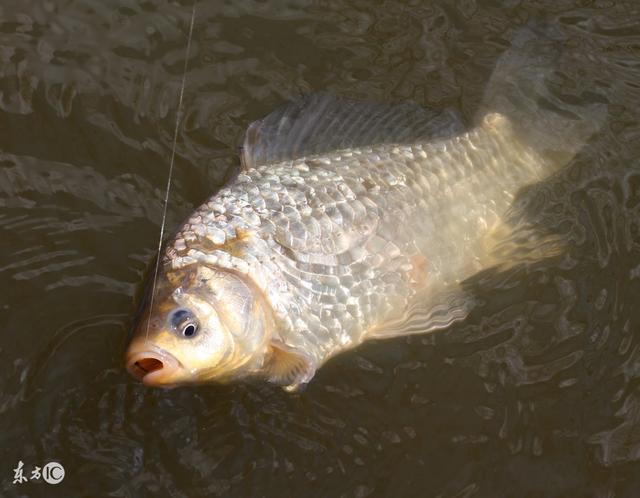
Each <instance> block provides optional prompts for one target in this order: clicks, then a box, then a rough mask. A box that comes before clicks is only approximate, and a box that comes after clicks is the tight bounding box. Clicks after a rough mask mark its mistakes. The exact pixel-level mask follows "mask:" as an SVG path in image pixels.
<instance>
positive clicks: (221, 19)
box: [0, 0, 640, 497]
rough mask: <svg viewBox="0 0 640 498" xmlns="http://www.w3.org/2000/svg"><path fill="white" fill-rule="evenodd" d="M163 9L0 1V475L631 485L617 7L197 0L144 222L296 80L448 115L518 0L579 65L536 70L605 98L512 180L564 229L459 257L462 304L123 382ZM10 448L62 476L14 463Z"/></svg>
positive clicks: (252, 483)
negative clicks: (552, 28) (473, 299)
mask: <svg viewBox="0 0 640 498" xmlns="http://www.w3.org/2000/svg"><path fill="white" fill-rule="evenodd" d="M190 14H191V3H190V2H186V1H185V2H182V3H173V2H164V1H160V0H149V1H140V0H118V1H116V0H109V1H101V0H68V1H54V0H37V1H36V0H33V1H32V0H14V1H12V0H2V1H1V2H0V247H1V248H2V250H1V253H0V365H1V367H0V476H1V479H0V495H2V496H18V495H21V496H65V497H80V496H83V497H84V496H87V497H88V496H91V497H96V496H114V497H116V496H117V497H139V496H172V497H194V496H221V497H236V496H251V497H262V496H264V497H286V496H292V497H340V496H345V497H364V496H387V497H408V496H429V497H436V496H437V497H504V496H513V497H560V496H562V497H587V496H589V497H591V496H593V497H596V496H597V497H614V496H615V497H637V496H640V164H639V161H638V157H639V156H638V153H639V152H640V142H639V140H640V123H639V121H638V108H639V102H640V101H639V99H640V57H639V56H640V4H639V3H638V2H636V1H632V0H628V1H615V0H571V1H570V0H559V1H557V0H556V1H552V0H547V1H519V0H494V1H475V0H459V1H446V2H445V1H433V2H431V1H414V2H396V1H386V2H382V1H373V2H369V1H362V0H361V1H358V0H340V1H337V0H336V1H322V2H313V3H311V2H302V1H298V2H296V1H289V2H286V1H273V2H256V1H249V0H245V1H200V2H198V5H197V15H196V24H195V29H194V39H193V45H192V51H191V58H190V60H189V71H188V73H187V80H186V89H185V95H184V110H185V119H184V121H183V123H182V126H181V127H180V130H179V136H178V144H177V158H176V166H175V176H174V183H173V190H172V193H171V197H170V203H169V210H168V211H169V213H168V225H167V226H168V229H169V230H171V229H173V228H175V227H176V225H177V224H178V223H179V222H180V221H181V220H182V219H183V217H185V216H186V215H187V214H188V213H189V212H190V210H191V209H192V208H193V207H194V206H196V205H197V204H199V203H200V202H201V201H203V200H204V199H205V198H206V197H207V196H208V195H209V194H211V193H212V192H213V191H214V190H215V188H216V187H217V186H219V185H220V184H221V183H222V182H223V181H224V180H225V178H228V177H229V176H231V175H233V173H234V171H235V169H236V168H237V166H238V159H237V151H236V147H237V145H238V143H239V140H240V138H241V137H242V134H243V131H244V129H245V128H246V126H247V125H248V124H249V123H250V122H251V121H253V120H254V119H256V118H259V117H261V116H262V115H264V114H265V113H267V112H268V111H269V110H271V109H273V108H274V107H276V106H277V105H278V104H280V103H281V102H282V101H284V100H286V99H289V98H292V97H295V96H297V95H300V94H301V93H304V92H308V91H312V90H329V91H332V92H334V93H338V94H343V95H344V94H347V95H351V96H354V97H362V98H375V99H379V100H386V101H393V100H402V99H412V100H415V101H417V102H419V103H420V104H423V105H425V106H433V107H437V108H442V107H454V108H456V109H458V110H460V111H461V112H462V114H463V115H464V116H465V117H466V118H467V119H469V120H470V119H471V118H472V117H473V115H474V112H475V109H476V108H477V106H478V104H479V101H480V97H481V94H482V91H483V89H484V85H485V83H486V81H487V79H488V77H489V75H490V73H491V68H492V67H493V65H494V63H495V61H496V59H497V58H498V57H499V55H500V54H501V53H502V52H504V50H506V49H507V48H508V46H509V43H510V40H511V39H512V37H513V34H514V33H515V32H516V31H517V29H518V27H519V26H521V25H523V24H525V23H526V22H527V20H528V19H529V18H531V17H537V16H540V15H543V16H544V17H546V18H548V19H550V20H551V21H552V22H554V23H556V24H558V25H560V26H562V29H563V30H564V31H565V33H566V36H567V46H569V47H573V48H576V47H578V48H581V49H583V50H584V52H585V53H586V54H588V66H589V67H591V68H593V67H596V68H597V71H595V72H594V71H588V70H586V69H585V67H586V66H585V67H581V66H579V65H578V66H575V67H572V66H563V67H561V68H559V69H558V71H557V72H556V74H555V75H554V81H555V83H556V84H557V87H558V88H560V89H561V91H562V92H563V93H564V94H565V95H566V96H567V98H569V99H570V98H571V96H572V95H575V96H582V98H583V99H584V98H585V95H586V96H587V97H588V96H589V95H590V94H591V93H593V95H594V97H593V98H594V100H599V101H601V102H604V103H606V104H607V106H608V111H609V115H608V118H607V122H606V123H605V125H604V127H603V129H602V130H601V132H600V133H599V134H598V135H597V136H596V137H594V138H593V140H592V141H591V142H590V144H589V146H588V147H586V148H585V149H583V150H582V152H581V153H580V154H579V155H578V156H577V157H576V158H575V159H574V160H573V161H572V163H571V164H570V165H569V166H568V167H567V168H566V169H565V170H564V171H563V172H562V173H561V174H559V175H557V176H555V177H553V178H552V179H550V180H549V181H547V182H545V184H544V185H541V186H538V187H536V188H534V189H532V190H531V192H530V193H529V194H528V195H530V199H531V201H530V204H529V205H530V206H531V209H530V212H531V214H532V215H533V214H534V213H535V215H536V216H537V217H538V220H539V221H540V222H541V223H544V224H545V226H547V227H552V228H553V230H554V231H556V232H561V233H562V234H564V235H565V236H566V237H567V239H568V240H569V244H568V247H567V250H566V251H565V254H563V255H562V256H561V257H556V258H551V259H547V260H544V261H542V262H540V263H536V264H531V265H528V266H526V267H518V268H516V269H512V270H509V271H507V272H504V273H501V274H497V273H495V272H488V273H487V274H486V275H482V276H479V277H477V278H476V279H475V280H474V281H473V282H472V283H471V284H472V285H473V286H474V287H475V289H476V291H477V292H478V293H479V294H480V295H481V296H482V298H483V303H484V305H483V306H481V307H480V308H478V309H476V310H475V311H474V312H473V313H472V315H471V316H470V317H469V318H468V319H467V320H465V321H464V322H460V323H458V324H456V325H454V326H453V327H451V328H450V329H448V330H446V331H443V332H439V333H437V334H432V335H428V336H415V337H411V338H400V339H397V340H393V341H389V342H384V343H375V344H368V345H365V346H364V347H361V348H359V349H358V350H356V351H354V352H351V353H348V354H345V355H343V356H340V357H338V358H336V359H335V360H332V361H331V362H330V363H329V364H327V365H326V366H324V367H323V368H322V369H321V370H320V371H319V373H318V374H317V376H316V378H315V379H314V380H313V382H312V384H311V385H310V386H309V388H308V389H307V390H306V392H304V393H303V394H302V395H300V396H296V395H289V394H286V393H284V392H283V391H281V390H280V389H279V388H277V387H273V386H269V385H262V384H244V385H236V386H227V387H219V386H210V387H198V388H182V389H176V390H172V391H159V390H149V389H146V388H144V387H142V386H141V385H139V384H137V383H136V382H134V381H133V379H131V378H129V376H128V375H127V374H126V372H125V371H124V368H123V366H122V352H123V348H124V346H125V343H126V339H127V332H128V328H129V326H130V323H131V321H130V317H131V314H132V311H133V309H134V308H133V301H134V295H135V294H136V292H137V290H138V289H139V287H140V283H141V280H142V277H143V274H144V272H145V268H146V266H147V264H148V262H149V261H150V259H151V258H152V257H153V252H154V250H155V247H156V244H157V237H158V233H159V228H160V219H161V213H162V200H163V195H164V186H165V181H166V175H167V171H168V164H169V157H170V153H171V142H172V137H173V126H174V123H175V117H176V108H177V102H178V95H179V88H180V81H181V77H182V69H183V64H184V58H185V55H184V54H185V45H186V41H187V38H186V35H187V33H188V28H189V18H190ZM585 61H587V59H585ZM585 92H591V93H585ZM19 460H22V461H24V464H25V471H26V472H27V474H28V473H30V471H31V469H32V468H33V466H34V465H39V466H42V465H43V464H44V463H46V462H48V461H50V460H56V461H59V462H61V463H62V464H63V465H64V466H65V468H66V472H67V476H66V478H65V480H64V481H63V482H62V483H61V484H58V485H57V486H52V485H49V484H46V483H43V482H39V483H38V482H29V483H26V484H23V485H21V486H18V485H14V484H12V478H13V472H12V469H13V468H14V467H15V466H16V465H17V463H18V461H19Z"/></svg>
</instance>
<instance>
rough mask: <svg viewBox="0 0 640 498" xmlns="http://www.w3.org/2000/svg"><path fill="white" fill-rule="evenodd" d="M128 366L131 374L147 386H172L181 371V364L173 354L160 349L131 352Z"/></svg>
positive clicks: (127, 362)
mask: <svg viewBox="0 0 640 498" xmlns="http://www.w3.org/2000/svg"><path fill="white" fill-rule="evenodd" d="M126 365H127V370H128V371H129V373H130V374H131V375H133V376H134V377H135V378H136V379H138V380H140V381H142V382H143V383H144V384H145V385H147V386H163V385H167V384H172V383H173V382H174V379H175V377H176V374H177V373H178V372H179V371H180V370H181V368H180V362H179V361H178V360H177V359H176V358H175V357H174V356H173V355H172V354H170V353H168V352H166V351H163V350H160V349H158V348H148V349H143V350H140V351H130V352H129V353H128V354H127V358H126Z"/></svg>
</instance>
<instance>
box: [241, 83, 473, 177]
mask: <svg viewBox="0 0 640 498" xmlns="http://www.w3.org/2000/svg"><path fill="white" fill-rule="evenodd" d="M462 130H463V126H462V121H461V119H460V118H459V117H458V116H457V114H456V113H455V112H454V111H453V110H449V109H446V110H443V111H432V110H427V109H424V108H422V107H420V106H419V105H417V104H415V103H413V102H402V103H399V104H391V103H379V102H367V101H358V100H353V99H349V98H344V97H335V96H332V95H329V94H325V93H314V94H310V95H307V96H306V97H303V98H301V99H299V100H297V101H294V102H289V103H287V104H284V105H283V106H281V107H279V108H278V109H276V110H275V111H273V112H272V113H270V114H268V115H267V116H266V117H264V118H263V119H260V120H258V121H254V122H253V123H251V125H249V128H248V129H247V132H246V134H245V138H244V144H243V146H242V164H243V167H244V168H245V169H249V168H255V167H257V166H260V165H263V164H270V163H275V162H279V161H286V160H292V159H297V158H299V157H303V156H309V155H314V154H322V153H326V152H331V151H334V150H340V149H346V148H355V147H363V146H367V145H377V144H381V143H398V144H402V143H405V144H406V143H416V142H419V141H423V140H434V139H438V138H448V137H450V136H452V135H456V134H459V133H460V132H461V131H462Z"/></svg>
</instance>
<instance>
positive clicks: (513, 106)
mask: <svg viewBox="0 0 640 498" xmlns="http://www.w3.org/2000/svg"><path fill="white" fill-rule="evenodd" d="M564 44H565V40H564V38H563V35H562V33H561V32H560V31H559V30H557V29H553V28H551V27H550V26H549V25H542V24H540V23H531V24H529V25H527V26H526V27H524V28H522V29H521V30H520V31H519V32H518V33H517V34H516V36H515V38H514V39H513V41H512V44H511V47H510V48H509V49H508V50H507V51H506V52H505V53H504V54H503V55H502V56H501V57H500V59H499V60H498V63H497V65H496V67H495V69H494V71H493V74H492V76H491V78H490V80H489V83H488V84H487V88H486V91H485V95H484V99H483V104H482V106H481V115H482V116H484V115H486V114H487V113H490V112H498V113H500V114H503V115H505V116H506V117H507V118H508V119H509V121H510V122H511V124H512V126H513V128H514V130H515V131H516V133H517V134H518V136H519V138H521V139H522V140H523V141H524V142H525V143H527V144H528V145H530V146H532V147H533V148H534V149H535V150H536V151H538V152H540V153H542V154H547V153H551V154H553V156H554V158H556V161H554V162H555V163H556V166H558V167H559V166H561V165H563V164H565V163H566V162H568V161H569V160H570V159H571V158H572V157H573V156H574V155H575V154H576V153H577V152H578V151H579V150H580V149H581V148H582V146H583V145H584V144H585V143H586V142H587V140H588V139H589V138H590V137H591V136H592V135H593V134H594V133H595V132H597V131H598V130H599V128H600V127H601V126H602V123H603V121H604V118H605V116H606V108H605V106H604V105H603V104H602V103H600V102H597V96H596V95H595V93H593V92H589V93H588V94H586V95H579V96H576V95H563V93H562V89H557V88H554V87H553V85H552V84H551V83H552V82H551V77H552V76H553V74H554V72H555V71H558V72H561V71H562V67H563V66H564V65H565V64H583V65H585V67H587V68H589V66H590V61H589V58H588V55H587V54H584V53H579V51H578V50H576V49H567V48H565V47H564ZM556 86H557V85H556ZM482 116H481V117H482Z"/></svg>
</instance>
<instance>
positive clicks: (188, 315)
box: [126, 265, 270, 387]
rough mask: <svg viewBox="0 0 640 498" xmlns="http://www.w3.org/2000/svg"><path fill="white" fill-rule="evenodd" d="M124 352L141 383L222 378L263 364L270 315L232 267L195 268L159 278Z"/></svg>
mask: <svg viewBox="0 0 640 498" xmlns="http://www.w3.org/2000/svg"><path fill="white" fill-rule="evenodd" d="M152 292H154V295H153V300H151V299H150V298H148V299H147V300H146V303H144V305H143V308H142V312H141V314H140V316H139V320H138V322H137V324H136V325H135V326H134V333H133V338H132V340H131V343H130V344H129V346H128V348H127V352H126V364H127V369H128V370H129V372H130V373H131V374H132V375H133V376H134V377H136V378H138V379H140V380H142V381H143V383H144V384H145V385H149V386H157V387H173V386H177V385H181V384H191V383H203V382H209V381H211V382H224V381H227V380H233V379H238V378H242V377H247V376H249V375H251V374H252V373H253V372H254V371H255V370H256V369H258V368H260V366H261V365H262V364H263V362H264V358H265V353H266V351H267V348H268V346H267V344H268V341H269V334H268V331H269V330H270V327H269V323H270V322H269V316H270V315H269V314H268V313H267V308H266V306H265V303H264V299H263V298H262V295H261V293H260V291H259V290H258V289H257V288H256V287H255V286H254V285H253V284H252V283H251V282H249V281H247V279H246V278H244V277H243V276H240V275H237V274H235V273H233V272H229V271H224V270H220V269H216V268H210V267H207V266H203V265H192V267H191V268H187V269H181V270H178V271H172V272H170V273H164V274H161V275H159V276H158V279H157V281H156V285H155V290H152Z"/></svg>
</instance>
